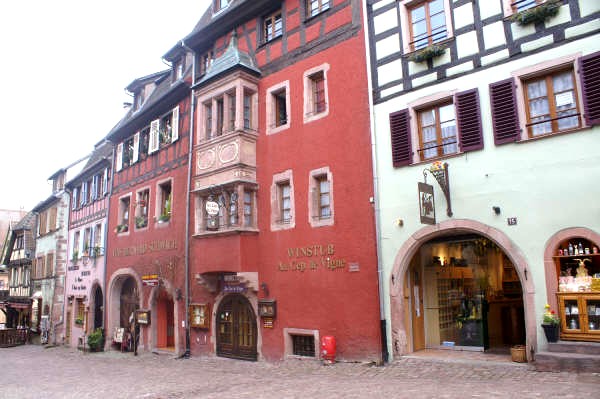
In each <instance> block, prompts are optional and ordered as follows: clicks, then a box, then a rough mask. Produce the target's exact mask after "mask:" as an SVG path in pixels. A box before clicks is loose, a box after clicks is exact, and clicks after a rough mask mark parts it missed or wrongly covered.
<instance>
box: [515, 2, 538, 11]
mask: <svg viewBox="0 0 600 399" xmlns="http://www.w3.org/2000/svg"><path fill="white" fill-rule="evenodd" d="M515 3H516V4H515V5H516V6H517V11H523V10H527V9H528V8H531V7H534V6H535V4H536V0H520V1H517V2H515Z"/></svg>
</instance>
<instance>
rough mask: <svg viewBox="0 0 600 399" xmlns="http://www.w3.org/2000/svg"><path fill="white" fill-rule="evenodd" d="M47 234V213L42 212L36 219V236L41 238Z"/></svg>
mask: <svg viewBox="0 0 600 399" xmlns="http://www.w3.org/2000/svg"><path fill="white" fill-rule="evenodd" d="M47 232H48V212H47V211H42V212H40V217H39V219H38V235H40V236H43V235H44V234H46V233H47Z"/></svg>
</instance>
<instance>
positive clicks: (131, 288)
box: [119, 277, 139, 330]
mask: <svg viewBox="0 0 600 399" xmlns="http://www.w3.org/2000/svg"><path fill="white" fill-rule="evenodd" d="M120 299H121V301H120V309H121V311H120V320H119V323H120V324H119V326H121V327H124V328H125V330H129V327H130V324H131V321H133V316H134V312H135V311H136V310H137V309H138V308H139V295H138V289H137V284H136V283H135V280H134V279H133V277H127V279H126V280H125V282H124V283H123V287H122V288H121V298H120ZM130 318H131V320H130Z"/></svg>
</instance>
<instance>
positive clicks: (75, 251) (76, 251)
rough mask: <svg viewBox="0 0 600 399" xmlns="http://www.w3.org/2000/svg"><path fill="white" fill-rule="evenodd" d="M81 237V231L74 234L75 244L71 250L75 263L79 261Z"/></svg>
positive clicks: (73, 243)
mask: <svg viewBox="0 0 600 399" xmlns="http://www.w3.org/2000/svg"><path fill="white" fill-rule="evenodd" d="M80 235H81V232H79V231H76V232H75V233H73V242H72V248H71V259H73V262H76V261H77V259H79V242H80V241H79V240H80Z"/></svg>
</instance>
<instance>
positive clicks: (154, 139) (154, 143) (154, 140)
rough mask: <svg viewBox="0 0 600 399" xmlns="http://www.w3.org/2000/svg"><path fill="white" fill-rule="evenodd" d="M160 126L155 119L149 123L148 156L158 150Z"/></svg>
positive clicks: (158, 121)
mask: <svg viewBox="0 0 600 399" xmlns="http://www.w3.org/2000/svg"><path fill="white" fill-rule="evenodd" d="M159 124H160V120H159V119H155V120H153V121H152V122H150V137H149V144H148V154H152V153H153V152H156V151H157V150H158V145H159V144H160V143H159V141H158V127H159Z"/></svg>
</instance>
